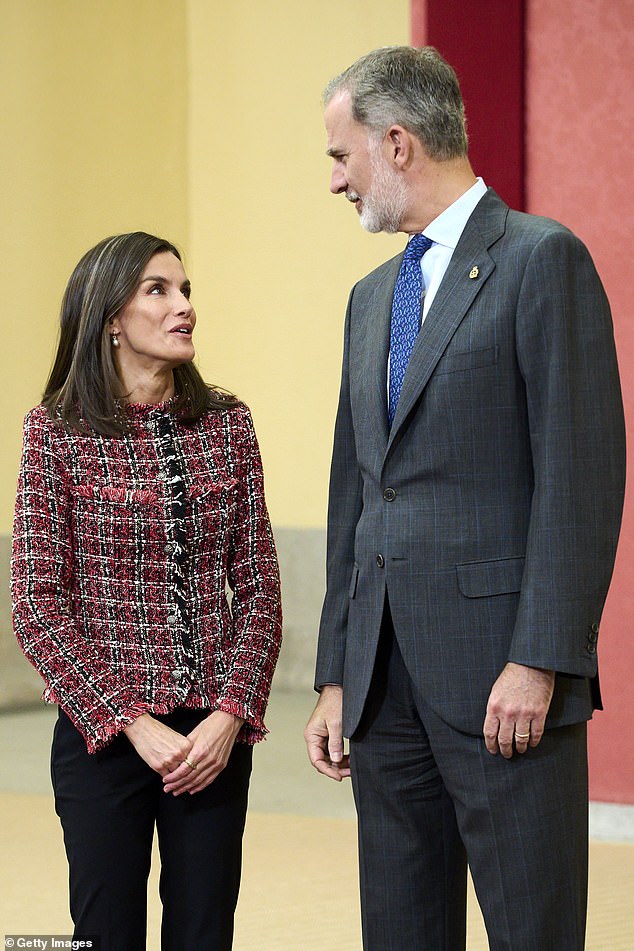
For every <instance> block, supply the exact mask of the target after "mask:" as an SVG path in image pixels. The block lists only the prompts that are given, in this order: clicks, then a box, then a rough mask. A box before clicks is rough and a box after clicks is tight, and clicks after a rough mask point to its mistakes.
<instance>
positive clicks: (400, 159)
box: [385, 125, 413, 169]
mask: <svg viewBox="0 0 634 951" xmlns="http://www.w3.org/2000/svg"><path fill="white" fill-rule="evenodd" d="M385 142H386V145H387V157H388V160H389V161H390V162H392V163H393V164H394V165H395V166H396V167H397V168H398V169H403V168H406V167H407V165H409V163H410V161H411V159H412V154H413V150H412V136H411V133H409V132H408V131H407V129H404V128H403V126H402V125H391V126H390V128H389V129H388V130H387V132H386V133H385Z"/></svg>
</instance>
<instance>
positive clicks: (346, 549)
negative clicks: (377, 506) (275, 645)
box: [315, 288, 363, 690]
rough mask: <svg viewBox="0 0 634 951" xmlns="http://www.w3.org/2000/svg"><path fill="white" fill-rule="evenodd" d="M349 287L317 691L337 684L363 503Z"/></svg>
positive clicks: (316, 677) (336, 427) (344, 644)
mask: <svg viewBox="0 0 634 951" xmlns="http://www.w3.org/2000/svg"><path fill="white" fill-rule="evenodd" d="M354 292H355V288H353V289H352V293H351V294H350V299H349V301H348V309H347V312H346V321H345V331H344V348H343V369H342V374H341V390H340V393H339V405H338V409H337V419H336V422H335V435H334V445H333V452H332V464H331V468H330V490H329V496H328V545H327V558H326V597H325V600H324V606H323V609H322V613H321V622H320V626H319V642H318V647H317V664H316V671H315V688H316V689H317V690H319V689H320V688H321V687H323V686H324V685H325V684H342V683H343V668H344V661H345V655H346V632H347V623H348V608H349V596H348V594H349V589H350V578H351V574H352V570H353V567H354V539H355V532H356V527H357V523H358V521H359V518H360V516H361V510H362V507H363V494H362V493H363V487H362V480H361V473H360V471H359V465H358V461H357V450H356V444H355V438H354V428H353V422H352V411H351V407H350V374H349V359H350V323H351V317H352V301H353V297H354Z"/></svg>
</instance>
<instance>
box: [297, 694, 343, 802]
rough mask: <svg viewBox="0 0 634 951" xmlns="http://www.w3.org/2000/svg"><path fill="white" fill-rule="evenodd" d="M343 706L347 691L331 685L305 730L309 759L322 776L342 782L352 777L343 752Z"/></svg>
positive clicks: (320, 699)
mask: <svg viewBox="0 0 634 951" xmlns="http://www.w3.org/2000/svg"><path fill="white" fill-rule="evenodd" d="M342 706H343V688H342V687H338V686H335V685H333V684H328V685H327V686H325V687H324V688H323V689H322V691H321V694H320V695H319V700H318V701H317V706H316V707H315V709H314V710H313V713H312V716H311V718H310V720H309V721H308V723H307V725H306V729H305V730H304V739H305V740H306V747H307V749H308V759H309V760H310V761H311V763H312V764H313V766H314V767H315V769H316V770H317V771H318V772H319V773H323V774H324V776H330V778H331V779H334V780H336V781H337V782H338V783H340V782H341V780H342V779H343V778H344V777H346V776H349V775H350V767H349V765H348V757H347V756H344V753H343V735H342V727H341V709H342Z"/></svg>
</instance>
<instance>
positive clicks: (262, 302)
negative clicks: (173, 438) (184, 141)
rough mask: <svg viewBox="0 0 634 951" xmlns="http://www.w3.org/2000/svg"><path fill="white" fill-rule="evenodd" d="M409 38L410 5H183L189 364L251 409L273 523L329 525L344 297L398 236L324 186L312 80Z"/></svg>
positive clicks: (292, 0) (318, 85)
mask: <svg viewBox="0 0 634 951" xmlns="http://www.w3.org/2000/svg"><path fill="white" fill-rule="evenodd" d="M408 34H409V0H390V2H389V3H386V2H385V0H319V3H308V2H306V3H302V2H298V0H268V2H266V3H254V2H252V0H232V2H231V3H209V0H190V2H189V51H190V61H189V62H190V90H191V93H190V130H189V135H190V137H189V142H190V147H189V156H190V176H189V182H190V254H189V255H188V257H189V258H190V262H191V267H190V271H191V272H192V277H193V283H194V300H195V303H196V306H197V310H198V319H199V323H198V329H197V331H196V332H197V336H198V350H199V354H200V356H201V359H200V363H201V366H202V368H203V369H204V371H205V375H206V377H207V378H208V379H211V380H214V381H216V382H219V383H222V384H224V385H225V386H227V387H228V388H232V389H234V390H236V391H237V392H238V394H239V395H240V396H241V397H242V398H243V399H244V400H245V401H246V402H247V403H248V404H249V405H250V406H251V408H252V410H253V413H254V418H255V423H256V428H257V431H258V435H259V438H260V443H261V447H262V453H263V457H264V463H265V471H266V484H267V498H268V503H269V508H270V511H271V517H272V519H273V522H274V524H276V525H285V526H296V527H311V526H322V525H323V524H324V523H325V510H326V492H327V481H328V468H329V462H330V452H331V447H332V427H333V422H334V414H335V407H336V397H337V392H338V389H339V373H340V360H341V343H342V330H343V317H344V311H345V306H346V300H347V295H348V291H349V289H350V287H351V285H352V284H353V282H354V281H355V280H357V279H358V278H360V277H362V276H363V274H365V273H366V272H367V271H368V270H370V269H371V268H372V267H374V266H375V265H376V264H378V263H379V262H380V261H382V260H384V259H385V258H386V257H388V256H390V254H393V253H396V252H397V250H400V249H401V247H402V245H403V240H402V237H401V238H400V239H399V238H398V237H395V238H391V239H390V238H384V237H381V236H377V235H368V234H366V233H365V232H363V231H362V230H361V228H360V226H359V223H358V221H357V216H356V214H355V212H354V210H353V209H352V207H351V206H350V205H349V204H348V203H347V202H346V201H345V199H344V198H343V197H338V198H336V199H335V198H334V197H333V196H332V195H330V194H329V192H328V182H329V175H330V163H329V160H328V159H327V158H326V156H325V149H326V139H325V133H324V130H323V124H322V115H321V113H322V109H321V93H322V89H323V87H324V85H325V84H326V82H327V81H328V79H330V78H331V76H333V75H335V74H336V73H338V72H340V71H341V70H342V69H344V68H345V67H346V66H348V65H349V64H350V63H351V62H352V61H353V60H354V59H356V58H357V57H358V56H359V55H361V54H362V53H365V52H367V51H368V50H370V49H372V48H374V47H376V46H384V45H388V44H392V43H406V42H408Z"/></svg>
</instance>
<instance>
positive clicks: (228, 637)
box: [12, 232, 281, 951]
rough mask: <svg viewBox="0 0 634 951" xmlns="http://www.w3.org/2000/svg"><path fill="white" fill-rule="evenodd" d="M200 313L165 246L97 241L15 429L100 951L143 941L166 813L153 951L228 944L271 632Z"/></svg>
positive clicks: (16, 574) (62, 798) (25, 626)
mask: <svg viewBox="0 0 634 951" xmlns="http://www.w3.org/2000/svg"><path fill="white" fill-rule="evenodd" d="M195 324H196V314H195V312H194V309H193V307H192V304H191V301H190V283H189V281H188V280H187V277H186V275H185V271H184V270H183V265H182V263H181V259H180V255H179V253H178V251H177V250H176V248H175V247H174V246H173V245H171V244H170V243H169V242H167V241H163V240H161V239H160V238H155V237H153V236H151V235H148V234H144V233H142V232H137V233H133V234H123V235H117V236H115V237H112V238H107V239H106V240H104V241H102V242H101V243H100V244H98V245H97V246H96V247H95V248H93V249H92V250H91V251H89V252H88V253H87V254H86V255H84V257H83V258H82V260H81V261H80V262H79V264H78V265H77V267H76V268H75V271H74V272H73V274H72V276H71V278H70V281H69V283H68V287H67V289H66V293H65V296H64V301H63V304H62V312H61V333H60V340H59V346H58V349H57V355H56V358H55V363H54V366H53V370H52V372H51V375H50V378H49V380H48V383H47V386H46V390H45V393H44V398H43V402H42V404H41V405H40V406H38V407H36V408H35V409H34V410H32V411H31V412H30V413H29V414H28V415H27V417H26V421H25V427H24V450H23V457H22V464H21V471H20V479H19V485H18V497H17V503H16V514H15V527H14V552H13V564H12V594H13V611H14V626H15V631H16V634H17V637H18V639H19V641H20V643H21V645H22V648H23V650H24V652H25V654H26V656H27V657H28V658H29V660H30V661H31V662H32V663H33V665H34V666H35V667H36V669H37V670H38V671H39V672H40V674H41V675H42V677H43V678H44V680H45V682H46V689H45V692H44V699H45V700H47V701H49V702H52V703H57V704H59V719H58V721H57V724H56V727H55V732H54V737H53V748H52V760H51V762H52V777H53V786H54V791H55V805H56V810H57V813H58V815H59V816H60V819H61V823H62V827H63V830H64V840H65V845H66V852H67V856H68V860H69V866H70V903H71V913H72V916H73V920H74V923H75V935H76V937H78V938H79V937H83V936H86V935H99V936H100V937H101V949H102V951H141V949H143V948H145V934H146V900H147V899H146V883H147V875H148V871H149V865H150V851H151V846H152V837H153V831H154V828H155V827H156V829H157V833H158V840H159V846H160V853H161V878H160V893H161V899H162V902H163V924H162V949H163V951H190V949H191V951H207V949H208V951H224V949H229V948H231V944H232V934H233V915H234V909H235V905H236V901H237V896H238V888H239V880H240V863H241V840H242V832H243V828H244V821H245V813H246V805H247V790H248V784H249V776H250V771H251V752H252V744H253V743H255V742H256V741H258V740H260V739H262V738H263V736H264V734H265V732H266V731H265V727H264V723H263V719H262V718H263V715H264V711H265V707H266V703H267V699H268V694H269V688H270V684H271V677H272V675H273V670H274V667H275V663H276V660H277V655H278V652H279V646H280V637H281V611H280V592H279V579H278V568H277V560H276V555H275V548H274V543H273V538H272V535H271V528H270V524H269V520H268V515H267V511H266V506H265V501H264V490H263V478H262V467H261V462H260V456H259V451H258V446H257V441H256V437H255V434H254V431H253V425H252V422H251V417H250V415H249V411H248V410H247V408H246V407H245V406H244V405H243V404H241V403H239V402H238V401H237V400H236V399H234V398H233V397H228V396H227V395H225V394H222V393H220V392H218V391H217V390H214V389H210V388H208V387H207V386H206V385H205V384H204V382H203V381H202V379H201V377H200V375H199V373H198V371H197V370H196V369H195V367H194V365H193V363H192V360H193V358H194V344H193V341H192V335H193V332H194V327H195ZM228 588H229V589H231V592H232V596H231V599H230V601H229V600H228V598H227V593H226V592H227V589H228Z"/></svg>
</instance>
